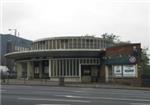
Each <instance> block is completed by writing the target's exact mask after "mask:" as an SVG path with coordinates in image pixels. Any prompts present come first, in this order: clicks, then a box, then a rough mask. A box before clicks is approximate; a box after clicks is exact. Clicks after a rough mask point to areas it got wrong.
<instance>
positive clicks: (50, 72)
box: [49, 59, 52, 77]
mask: <svg viewBox="0 0 150 105" xmlns="http://www.w3.org/2000/svg"><path fill="white" fill-rule="evenodd" d="M51 76H52V74H51V60H50V59H49V77H51Z"/></svg>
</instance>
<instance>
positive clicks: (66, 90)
mask: <svg viewBox="0 0 150 105" xmlns="http://www.w3.org/2000/svg"><path fill="white" fill-rule="evenodd" d="M1 105H150V91H144V90H125V89H102V88H79V87H52V86H51V87H50V86H23V85H2V86H1Z"/></svg>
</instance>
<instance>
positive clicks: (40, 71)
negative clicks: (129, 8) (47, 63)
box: [39, 61, 42, 78]
mask: <svg viewBox="0 0 150 105" xmlns="http://www.w3.org/2000/svg"><path fill="white" fill-rule="evenodd" d="M39 77H40V78H42V61H40V62H39Z"/></svg>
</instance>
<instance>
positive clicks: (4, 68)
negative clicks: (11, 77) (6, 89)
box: [0, 66, 9, 75]
mask: <svg viewBox="0 0 150 105" xmlns="http://www.w3.org/2000/svg"><path fill="white" fill-rule="evenodd" d="M8 71H9V69H8V68H7V66H0V73H1V74H2V75H8V73H9V72H8Z"/></svg>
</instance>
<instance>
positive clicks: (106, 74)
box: [105, 66, 109, 82]
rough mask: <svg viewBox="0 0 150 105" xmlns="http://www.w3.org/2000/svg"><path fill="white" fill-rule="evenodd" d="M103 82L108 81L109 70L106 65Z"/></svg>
mask: <svg viewBox="0 0 150 105" xmlns="http://www.w3.org/2000/svg"><path fill="white" fill-rule="evenodd" d="M105 82H109V70H108V66H105Z"/></svg>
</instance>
